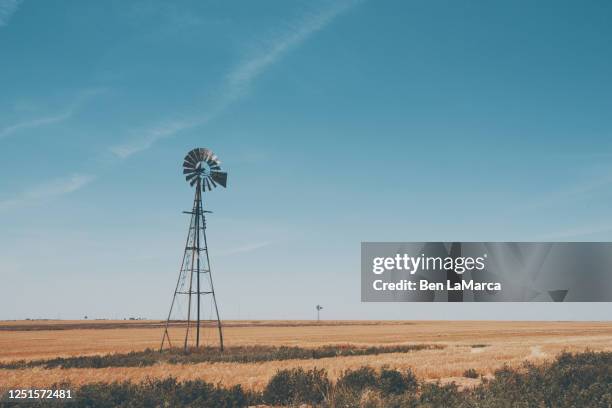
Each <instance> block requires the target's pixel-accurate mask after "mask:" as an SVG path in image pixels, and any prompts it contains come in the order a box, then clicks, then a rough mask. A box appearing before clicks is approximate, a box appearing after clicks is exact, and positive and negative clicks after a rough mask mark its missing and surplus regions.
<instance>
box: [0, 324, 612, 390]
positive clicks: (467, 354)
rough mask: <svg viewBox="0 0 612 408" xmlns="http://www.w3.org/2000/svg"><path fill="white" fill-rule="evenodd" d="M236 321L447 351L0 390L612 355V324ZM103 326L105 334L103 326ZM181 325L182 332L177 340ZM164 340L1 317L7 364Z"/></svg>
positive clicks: (258, 381) (143, 333) (32, 378)
mask: <svg viewBox="0 0 612 408" xmlns="http://www.w3.org/2000/svg"><path fill="white" fill-rule="evenodd" d="M227 323H228V324H226V329H225V332H224V334H225V338H226V341H227V345H229V346H247V345H269V346H281V345H285V346H300V347H320V346H324V345H330V344H336V345H339V344H353V345H358V346H368V345H370V346H376V345H390V344H440V345H444V346H446V347H445V348H444V349H440V350H421V351H416V352H410V353H391V354H381V355H364V356H350V357H332V358H322V359H317V360H285V361H267V362H258V363H199V364H187V365H176V364H167V363H161V364H156V365H153V366H149V367H108V368H99V369H90V368H87V369H79V368H69V369H61V368H54V369H44V368H40V367H36V368H28V369H16V370H0V389H7V388H11V387H17V386H19V387H22V386H24V385H28V386H32V387H33V386H47V385H51V384H53V383H56V382H61V381H69V382H71V383H73V384H75V385H80V384H86V383H91V382H99V381H104V382H109V381H124V380H130V381H141V380H144V379H145V378H146V377H152V378H165V377H168V376H173V377H176V378H177V379H179V380H188V379H203V380H205V381H208V382H211V383H218V382H220V383H221V384H223V385H228V386H229V385H233V384H242V385H243V386H244V387H245V388H251V389H258V390H260V389H262V388H263V387H264V386H265V384H267V382H268V380H269V379H270V378H271V377H272V376H273V375H274V374H275V373H276V372H277V370H279V369H286V368H296V367H303V368H305V369H310V368H314V367H317V368H324V369H326V370H327V372H328V374H329V377H330V379H332V380H333V379H335V378H338V377H339V376H340V374H341V373H342V371H344V370H346V369H357V368H359V367H361V366H371V367H373V368H381V367H383V366H389V367H392V368H398V369H407V368H412V369H413V371H414V372H415V374H416V375H417V376H418V377H419V378H423V379H443V380H445V381H449V380H453V379H454V380H457V381H459V382H461V383H464V384H465V383H472V382H474V381H476V382H477V381H478V380H474V379H467V378H464V377H463V374H464V372H465V371H466V370H468V369H470V368H473V369H475V370H476V371H477V372H479V373H482V374H484V375H491V374H492V373H493V371H494V370H495V369H498V368H500V367H501V366H503V365H504V364H509V365H513V366H518V365H519V364H520V363H521V362H523V361H525V360H529V361H534V362H543V361H546V360H550V359H552V358H553V357H554V356H556V355H557V354H558V353H560V352H561V351H563V350H565V351H572V352H576V351H584V350H586V349H590V350H594V351H612V323H609V322H586V323H585V322H582V323H576V322H325V323H324V324H313V323H312V322H280V321H273V322H227ZM102 328H105V330H100V329H102ZM179 330H180V329H179V328H175V329H174V330H173V334H174V337H175V338H177V339H178V337H179ZM212 335H214V332H211V336H212ZM213 338H214V337H213ZM160 339H161V330H160V326H159V322H142V321H137V322H123V321H121V322H111V321H104V322H82V321H81V322H52V321H49V322H3V323H0V361H3V362H8V361H15V360H21V359H25V360H34V359H41V358H53V357H59V356H62V357H67V356H77V355H96V354H106V353H113V352H129V351H140V350H144V349H145V348H148V347H150V348H155V347H157V346H159V341H160Z"/></svg>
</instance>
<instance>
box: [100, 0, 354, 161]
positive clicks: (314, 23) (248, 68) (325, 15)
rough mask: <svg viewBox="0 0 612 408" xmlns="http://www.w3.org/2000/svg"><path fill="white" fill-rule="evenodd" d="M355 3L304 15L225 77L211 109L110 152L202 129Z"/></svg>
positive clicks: (124, 153) (120, 153)
mask: <svg viewBox="0 0 612 408" xmlns="http://www.w3.org/2000/svg"><path fill="white" fill-rule="evenodd" d="M356 3H357V1H356V0H355V1H353V0H350V1H342V2H338V3H335V4H334V5H333V6H331V7H327V8H325V9H322V10H317V11H311V12H308V13H305V14H304V15H302V16H301V18H299V19H298V20H297V21H295V22H294V23H293V24H289V25H287V27H288V28H287V29H285V30H283V32H281V33H280V34H278V35H276V36H274V37H273V38H271V39H270V40H268V41H265V42H264V45H263V46H261V47H260V48H259V49H257V50H255V51H254V52H253V53H251V54H250V55H249V56H247V57H245V58H244V59H243V60H242V61H241V62H240V63H239V64H237V65H236V66H234V67H233V69H231V70H230V72H229V73H228V74H227V75H226V76H225V79H224V82H223V86H222V89H221V91H220V92H219V95H220V96H219V97H218V98H217V100H215V101H214V102H213V104H212V108H211V109H210V110H209V111H208V112H206V113H203V114H201V115H198V116H195V117H193V118H189V119H181V120H170V121H167V122H162V123H159V124H157V125H155V126H152V127H150V128H148V129H145V130H144V131H142V132H141V133H140V134H139V136H137V137H135V138H133V139H131V140H129V141H127V142H125V143H123V144H120V145H117V146H113V147H112V148H111V149H110V150H111V152H112V153H113V154H114V155H116V156H117V157H120V158H123V159H125V158H127V157H129V156H131V155H133V154H135V153H138V152H140V151H143V150H146V149H148V148H150V147H151V146H153V145H154V144H155V143H156V142H157V141H159V140H162V139H166V138H169V137H173V136H175V135H176V134H177V133H179V132H181V131H184V130H188V129H191V128H193V127H196V126H201V125H203V124H205V123H207V122H208V121H210V120H211V119H213V118H215V117H216V116H217V115H219V114H220V113H222V112H223V111H224V110H225V109H226V108H227V107H228V106H230V105H231V104H232V103H234V102H235V101H237V100H239V99H240V98H242V97H243V96H244V95H246V94H247V92H248V90H249V88H250V87H251V84H252V83H253V81H254V80H255V79H257V78H258V77H259V76H261V75H262V74H263V73H264V72H265V71H266V70H267V69H268V68H270V67H271V66H272V65H274V64H275V63H277V62H278V61H280V60H281V59H282V58H283V57H284V56H285V55H286V54H287V53H288V52H289V51H291V50H292V49H294V48H296V47H298V46H299V45H300V44H302V43H303V42H304V41H306V40H307V39H308V38H309V37H310V36H312V35H313V34H314V33H316V32H317V31H319V30H321V29H323V28H324V27H325V26H327V25H328V24H330V23H331V22H332V21H333V20H334V19H335V18H336V17H337V16H339V15H340V14H342V13H343V12H345V11H347V10H348V9H350V8H351V7H353V6H354V5H355V4H356Z"/></svg>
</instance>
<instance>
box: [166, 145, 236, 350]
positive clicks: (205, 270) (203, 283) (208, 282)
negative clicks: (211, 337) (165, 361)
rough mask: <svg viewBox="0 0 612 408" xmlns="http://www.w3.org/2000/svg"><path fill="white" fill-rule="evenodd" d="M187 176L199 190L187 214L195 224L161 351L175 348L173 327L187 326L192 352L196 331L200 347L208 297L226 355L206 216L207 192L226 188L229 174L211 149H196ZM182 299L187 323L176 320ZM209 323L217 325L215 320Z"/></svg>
mask: <svg viewBox="0 0 612 408" xmlns="http://www.w3.org/2000/svg"><path fill="white" fill-rule="evenodd" d="M183 174H184V175H185V179H186V180H187V181H188V182H189V185H190V186H192V187H195V197H194V199H193V207H192V209H191V211H184V213H185V214H190V215H191V221H190V223H189V230H188V232H187V242H186V244H185V252H184V253H183V261H182V262H181V268H180V271H179V277H178V280H177V283H176V288H175V290H174V296H173V297H172V303H171V304H170V311H169V312H168V318H167V319H166V324H165V327H164V335H163V337H162V342H161V346H160V350H163V348H164V345H165V344H166V341H167V344H168V347H172V342H171V340H170V332H169V327H171V325H173V324H176V325H178V326H179V327H180V326H185V325H186V327H185V337H184V339H183V341H182V342H183V348H184V350H185V351H188V350H189V347H190V342H189V340H190V334H192V332H193V331H194V330H195V339H193V340H192V341H193V346H195V348H198V347H200V343H201V335H200V334H201V333H200V331H201V329H202V327H201V326H202V319H201V306H202V303H203V302H202V298H206V297H208V298H209V299H211V300H212V305H213V307H214V316H215V317H216V326H217V329H218V331H219V346H220V349H221V351H223V328H222V325H221V318H220V317H219V308H218V306H217V298H216V297H215V289H214V285H213V279H212V272H211V267H210V257H209V253H208V244H207V241H206V216H205V214H208V213H210V211H205V210H204V193H205V192H206V191H207V190H208V191H211V190H212V189H213V188H215V187H217V185H218V184H219V185H221V186H223V187H226V184H227V173H225V172H223V171H221V166H220V161H219V159H218V158H217V156H215V155H214V154H213V152H212V151H210V150H209V149H203V148H196V149H193V150H191V151H190V152H189V153H187V156H185V161H184V162H183ZM180 298H186V301H187V311H186V314H187V316H186V317H187V319H186V321H185V320H182V319H179V320H174V319H172V313H173V311H175V308H176V306H177V303H178V301H179V299H180ZM194 309H195V310H194ZM194 315H195V317H194ZM207 321H209V322H213V323H214V322H215V320H214V319H212V318H211V320H207Z"/></svg>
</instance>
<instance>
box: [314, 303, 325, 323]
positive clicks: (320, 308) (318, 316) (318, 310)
mask: <svg viewBox="0 0 612 408" xmlns="http://www.w3.org/2000/svg"><path fill="white" fill-rule="evenodd" d="M315 308H316V309H317V322H318V321H320V320H321V316H320V313H321V310H323V306H321V305H317V306H316V307H315Z"/></svg>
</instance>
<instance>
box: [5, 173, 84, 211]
mask: <svg viewBox="0 0 612 408" xmlns="http://www.w3.org/2000/svg"><path fill="white" fill-rule="evenodd" d="M94 179H95V177H94V176H92V175H89V174H73V175H71V176H69V177H65V178H59V179H55V180H51V181H49V182H46V183H43V184H39V185H37V186H34V187H32V188H30V189H27V190H24V191H22V192H21V193H19V194H18V195H16V196H15V197H13V198H8V199H6V200H3V201H0V210H5V209H9V208H15V207H19V206H22V205H26V204H29V203H36V202H40V201H46V200H49V199H53V198H56V197H58V196H61V195H64V194H69V193H72V192H74V191H77V190H79V189H81V188H83V187H85V186H86V185H88V184H89V183H91V182H92V181H93V180H94Z"/></svg>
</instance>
